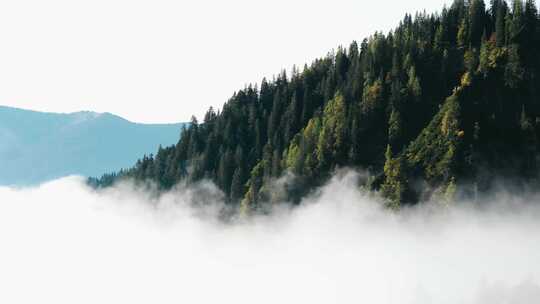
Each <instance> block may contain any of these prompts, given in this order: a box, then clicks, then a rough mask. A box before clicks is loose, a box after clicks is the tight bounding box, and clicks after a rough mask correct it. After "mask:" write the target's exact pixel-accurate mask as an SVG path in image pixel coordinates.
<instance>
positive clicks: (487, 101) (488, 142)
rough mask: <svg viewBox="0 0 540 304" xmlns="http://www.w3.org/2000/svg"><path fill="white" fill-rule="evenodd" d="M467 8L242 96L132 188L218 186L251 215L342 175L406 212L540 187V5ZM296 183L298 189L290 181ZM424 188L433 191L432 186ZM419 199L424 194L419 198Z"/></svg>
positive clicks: (153, 161) (144, 171)
mask: <svg viewBox="0 0 540 304" xmlns="http://www.w3.org/2000/svg"><path fill="white" fill-rule="evenodd" d="M490 4H491V7H490V8H486V5H485V4H484V1H482V0H472V1H463V0H461V1H460V0H456V1H454V3H453V4H452V5H451V6H450V7H449V8H445V9H444V10H443V11H442V13H441V14H433V15H428V14H426V13H422V14H416V16H415V17H414V18H413V17H412V16H410V15H407V16H405V18H404V19H403V20H402V21H401V22H400V24H399V26H398V27H397V28H396V29H395V30H393V31H392V32H390V33H388V34H387V35H383V34H382V33H375V34H374V35H373V36H371V37H370V38H369V39H365V40H364V41H362V43H360V44H358V43H356V42H353V43H352V44H351V45H350V47H348V48H343V47H339V48H338V49H337V51H333V52H331V53H329V54H328V55H327V56H326V57H324V58H321V59H317V60H315V61H314V62H313V63H312V64H311V65H309V66H308V65H306V66H305V67H304V68H303V70H302V71H299V70H298V69H297V68H293V70H292V73H291V74H290V75H287V74H286V73H285V72H284V71H283V72H281V73H280V74H279V75H278V76H276V77H274V79H273V80H271V81H269V80H267V79H263V81H262V83H261V84H260V86H259V87H260V89H258V86H256V85H249V86H247V87H245V88H244V89H242V90H240V91H238V92H236V93H235V94H234V95H233V96H232V97H231V99H230V100H229V101H228V102H227V103H226V104H225V105H224V106H223V109H222V110H221V112H218V113H216V112H214V110H213V109H210V110H209V111H208V113H207V115H206V116H205V118H204V122H203V123H200V124H199V123H198V122H197V120H196V119H195V118H194V119H193V120H192V123H191V127H190V128H189V129H186V130H185V132H184V134H183V136H182V139H181V140H180V141H179V142H178V144H177V145H175V146H173V147H168V148H164V149H163V148H160V150H159V151H158V153H157V154H156V156H155V157H154V156H152V155H151V156H148V157H144V158H143V159H141V160H140V161H139V162H137V164H136V165H135V167H133V168H132V169H129V170H126V171H122V172H119V173H118V174H115V175H106V176H103V177H102V178H101V179H99V180H96V179H93V180H92V181H91V182H92V183H93V184H94V185H97V186H109V185H111V184H112V183H114V181H116V180H118V179H121V178H135V179H138V180H144V179H148V180H152V181H155V182H156V183H157V184H158V185H159V186H160V187H161V188H163V189H169V188H171V187H173V186H174V185H175V184H176V183H178V182H179V181H182V180H186V181H188V182H196V181H200V180H202V179H208V180H211V181H213V182H215V183H216V184H217V185H218V186H219V187H220V188H221V189H222V190H223V191H224V192H225V194H226V197H227V198H228V199H229V202H230V203H231V204H240V205H241V206H242V210H243V211H244V212H249V211H251V210H263V209H264V208H263V207H264V204H265V203H269V202H273V201H278V200H282V199H285V200H290V201H293V202H298V201H299V199H300V198H301V197H302V196H304V195H306V194H307V193H309V192H310V191H311V190H312V189H314V188H315V187H317V186H320V185H321V184H323V183H324V182H325V181H327V179H328V178H329V177H330V176H331V174H332V173H333V172H334V170H336V169H337V168H339V167H352V168H362V169H367V170H368V171H369V172H371V173H372V174H374V175H375V176H378V177H376V178H372V179H370V180H373V181H375V182H374V183H373V184H372V185H371V187H372V188H374V189H377V190H380V191H381V193H382V194H383V195H384V196H385V197H387V198H388V201H389V205H390V206H391V207H394V208H398V207H399V206H400V205H401V204H403V203H414V202H417V201H419V200H423V199H427V198H429V197H431V196H432V195H433V194H434V193H439V194H442V195H443V197H444V198H446V199H447V200H450V199H451V198H452V197H453V196H454V195H455V194H456V191H457V187H458V185H460V184H461V183H462V182H472V183H473V184H474V183H479V181H480V180H482V183H484V184H485V180H486V178H485V177H483V176H480V173H479V172H481V170H480V168H481V167H482V166H486V167H487V168H490V169H491V170H492V172H500V173H504V174H505V175H506V176H508V175H511V176H516V177H520V178H525V179H527V180H531V179H534V178H536V169H535V168H537V164H536V161H537V151H538V142H539V136H540V124H539V122H540V100H539V99H538V98H539V97H538V96H539V95H538V90H539V89H538V88H540V77H539V76H538V71H539V68H540V56H538V54H540V37H539V35H540V30H539V27H540V22H539V19H538V12H537V7H536V4H535V2H534V1H533V0H527V1H525V2H523V1H521V0H515V1H513V2H512V3H511V4H507V3H506V2H505V1H502V0H493V1H491V3H490ZM288 173H291V174H289V175H288V176H290V178H288V179H287V180H286V181H285V182H283V180H280V182H279V183H277V184H276V180H277V179H279V178H281V177H283V176H285V175H287V174H288ZM418 185H422V186H420V187H419V186H418ZM413 186H414V187H413Z"/></svg>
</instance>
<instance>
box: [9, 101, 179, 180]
mask: <svg viewBox="0 0 540 304" xmlns="http://www.w3.org/2000/svg"><path fill="white" fill-rule="evenodd" d="M182 126H183V124H169V125H146V124H136V123H132V122H130V121H127V120H125V119H123V118H121V117H118V116H115V115H112V114H109V113H95V112H77V113H70V114H59V113H44V112H37V111H29V110H22V109H16V108H10V107H4V106H0V185H18V186H27V185H33V184H38V183H41V182H46V181H49V180H52V179H55V178H59V177H64V176H67V175H83V176H95V175H96V174H103V172H112V171H115V170H119V169H121V168H125V167H128V166H131V165H132V164H133V162H135V161H136V160H137V158H139V157H140V156H141V155H142V154H144V153H150V152H152V151H155V150H156V149H157V147H158V146H159V145H160V144H162V145H171V144H174V143H176V142H177V141H178V136H179V134H180V131H181V129H182Z"/></svg>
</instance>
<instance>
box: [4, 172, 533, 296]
mask: <svg viewBox="0 0 540 304" xmlns="http://www.w3.org/2000/svg"><path fill="white" fill-rule="evenodd" d="M355 178H356V177H355V176H354V175H353V174H345V175H342V176H340V177H335V178H334V180H333V181H332V182H331V183H330V184H329V185H327V186H326V187H324V189H322V192H321V194H320V195H318V196H317V197H313V198H310V199H306V200H305V202H304V204H303V206H302V207H299V208H295V209H293V210H278V211H276V212H275V213H274V214H273V215H271V216H267V217H261V218H256V219H249V220H243V221H237V222H235V223H223V222H221V221H220V220H218V219H217V216H216V214H217V213H218V210H219V209H220V207H222V205H220V204H221V203H220V193H219V191H217V190H216V189H215V188H214V187H212V186H211V185H200V186H199V187H197V188H196V189H178V190H176V191H174V192H171V193H168V194H166V195H164V196H162V197H160V198H159V199H157V198H155V197H151V196H149V195H147V194H145V192H143V191H139V190H135V189H134V188H133V187H131V186H129V185H123V186H121V187H117V188H115V189H110V190H107V191H103V192H99V193H98V192H95V191H93V190H91V189H89V188H87V187H86V186H85V185H84V182H83V181H82V180H81V179H79V178H66V179H62V180H57V181H54V182H51V183H48V184H45V185H42V186H41V187H39V188H33V189H10V188H0V244H1V245H0V303H55V304H56V303H130V304H131V303H238V304H242V303H370V304H378V303H396V304H397V303H399V304H401V303H411V304H412V303H414V304H427V303H436V304H439V303H441V304H444V303H449V304H450V303H452V304H454V303H464V304H469V303H471V304H488V303H489V304H507V303H508V304H510V303H511V304H515V303H517V304H521V303H523V304H525V303H527V304H529V303H539V302H540V221H539V219H540V206H538V205H540V199H538V201H536V200H535V199H531V200H532V201H527V202H519V200H517V199H515V198H513V197H512V196H508V195H507V196H501V198H500V202H498V204H494V206H493V207H489V208H470V207H468V206H470V204H467V203H461V204H458V206H454V207H450V208H446V209H443V208H438V207H437V208H431V207H427V206H424V207H420V208H415V209H414V210H405V211H403V212H401V213H399V214H397V213H391V212H389V211H385V210H383V209H381V208H379V207H378V206H379V204H378V203H377V202H376V199H374V198H371V197H369V196H367V195H364V194H362V193H361V192H359V191H358V190H357V188H356V187H355V186H354V185H355ZM201 195H204V203H201V202H200V199H201ZM531 197H534V196H531ZM193 201H198V202H199V207H193V204H192V202H193ZM509 201H512V204H509V203H507V202H509ZM201 204H202V205H204V206H202V207H201V206H200V205H201Z"/></svg>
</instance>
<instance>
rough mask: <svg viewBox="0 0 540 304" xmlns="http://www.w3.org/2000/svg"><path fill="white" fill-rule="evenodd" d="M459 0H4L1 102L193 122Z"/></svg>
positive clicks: (134, 118) (1, 14)
mask: <svg viewBox="0 0 540 304" xmlns="http://www.w3.org/2000/svg"><path fill="white" fill-rule="evenodd" d="M445 3H446V4H447V5H449V4H450V3H451V0H446V1H444V0H414V1H360V0H356V1H354V0H327V1H314V0H297V1H293V0H274V1H261V0H227V1H223V0H196V1H173V0H151V1H149V0H92V1H81V0H48V1H43V0H16V1H13V0H0V104H1V105H8V106H14V107H22V108H28V109H35V110H43V111H54V112H72V111H79V110H93V111H98V112H112V113H115V114H118V115H121V116H123V117H125V118H127V119H130V120H132V121H137V122H177V121H187V120H188V119H189V118H190V117H191V115H192V114H195V115H197V116H198V117H201V116H202V115H203V114H204V112H205V111H206V110H207V109H208V107H209V106H211V105H213V106H214V107H221V106H222V105H223V103H224V102H226V101H227V99H228V98H229V97H230V96H231V95H232V93H233V92H234V91H235V90H238V89H240V88H242V87H243V86H244V85H245V84H246V83H249V82H253V83H254V82H260V80H261V79H262V77H263V76H267V77H268V78H271V76H272V75H274V74H277V73H278V72H279V71H280V70H281V69H283V68H286V69H287V70H290V68H291V67H292V65H293V64H297V65H301V66H303V64H304V63H305V62H311V61H312V60H313V59H315V58H318V57H321V56H323V55H325V54H326V53H327V52H328V51H330V50H331V49H332V48H335V47H337V46H338V45H340V44H343V45H348V44H349V43H350V42H351V41H352V40H357V41H361V40H362V39H363V38H365V37H366V36H368V35H370V34H372V33H373V32H374V31H376V30H384V31H385V32H386V31H388V30H389V29H391V28H393V27H394V26H395V25H397V24H398V22H399V20H401V19H402V17H403V16H404V14H405V13H406V12H411V13H413V12H415V11H417V10H424V9H425V10H426V11H428V12H432V11H439V10H440V9H441V8H442V7H443V5H444V4H445Z"/></svg>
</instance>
